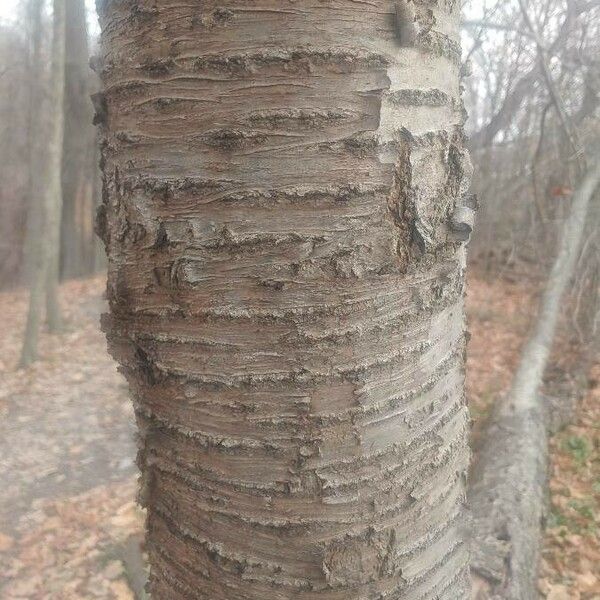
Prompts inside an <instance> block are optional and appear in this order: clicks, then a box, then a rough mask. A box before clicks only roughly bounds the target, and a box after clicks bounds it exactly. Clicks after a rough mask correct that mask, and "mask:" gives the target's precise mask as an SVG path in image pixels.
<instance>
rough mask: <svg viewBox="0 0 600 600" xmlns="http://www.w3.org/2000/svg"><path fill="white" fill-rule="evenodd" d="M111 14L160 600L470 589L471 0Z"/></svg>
mask: <svg viewBox="0 0 600 600" xmlns="http://www.w3.org/2000/svg"><path fill="white" fill-rule="evenodd" d="M99 8H100V18H101V24H102V29H103V46H102V47H103V50H102V52H103V56H102V59H101V60H100V61H99V65H100V70H101V74H102V78H103V83H104V89H105V96H104V97H103V96H99V97H98V98H97V99H96V105H97V107H98V115H97V116H96V121H97V122H100V123H103V133H104V140H103V144H102V147H103V159H102V162H103V170H104V204H103V211H102V213H101V214H100V219H99V230H100V232H101V233H102V235H103V237H104V240H105V242H106V245H107V249H108V254H109V281H108V297H109V301H110V306H111V316H110V317H106V319H105V321H104V327H105V329H106V331H107V335H108V339H109V346H110V348H111V351H112V353H113V355H114V356H115V357H116V358H117V359H118V360H119V362H120V363H121V366H122V370H123V372H124V373H125V374H126V376H127V378H128V380H129V383H130V388H131V392H132V395H133V399H134V404H135V408H136V414H137V420H138V425H139V432H140V452H139V458H138V461H139V465H140V467H141V470H142V474H143V475H142V489H141V499H142V501H143V503H144V504H145V505H146V506H147V507H148V552H149V556H150V562H151V581H150V587H151V591H152V593H153V595H154V597H155V598H160V599H161V600H163V599H184V598H185V599H189V598H206V599H209V598H210V599H211V600H219V599H221V600H225V599H226V600H241V599H244V600H250V599H254V600H258V599H260V600H264V599H266V598H270V599H285V598H297V599H317V598H320V599H329V600H333V599H336V600H342V599H343V600H352V599H356V600H358V599H373V600H375V599H386V600H392V599H400V598H402V599H403V600H416V599H417V598H418V599H420V600H427V599H429V600H433V599H434V598H443V599H444V600H451V599H460V600H464V598H467V597H468V595H469V588H470V581H469V576H468V552H467V550H466V548H465V543H464V536H465V534H464V527H463V505H464V502H465V483H466V470H467V464H468V459H469V451H468V445H467V438H468V428H469V426H468V422H469V420H468V413H467V408H466V405H465V398H464V390H463V372H464V318H463V283H464V257H465V254H464V248H463V246H462V242H461V241H460V240H461V239H462V240H464V239H465V238H466V237H467V236H468V232H469V231H470V224H469V220H470V218H469V209H468V208H467V207H464V206H462V204H461V203H462V197H463V195H464V194H465V193H466V188H467V187H468V180H469V177H470V163H469V160H468V157H467V155H466V153H465V151H464V139H463V132H462V124H463V123H462V121H463V117H462V108H461V102H460V97H459V67H460V48H459V46H458V20H459V11H460V6H459V3H458V2H444V3H439V4H437V5H435V6H434V5H432V4H431V3H429V2H427V3H425V2H417V3H413V2H409V3H397V2H393V1H391V0H373V1H372V2H361V3H356V2H350V1H339V0H336V1H333V2H327V3H324V2H322V1H321V0H299V1H295V2H292V1H289V2H288V1H283V2H282V1H281V0H262V1H261V2H260V3H259V2H255V1H254V0H246V1H244V2H240V1H234V0H226V1H221V2H218V3H216V2H206V3H181V2H176V1H175V0H163V1H162V2H160V3H156V2H146V1H142V2H138V3H136V4H135V7H133V6H132V4H131V3H124V2H119V1H117V0H113V1H110V0H109V1H108V2H102V3H101V4H100V7H99Z"/></svg>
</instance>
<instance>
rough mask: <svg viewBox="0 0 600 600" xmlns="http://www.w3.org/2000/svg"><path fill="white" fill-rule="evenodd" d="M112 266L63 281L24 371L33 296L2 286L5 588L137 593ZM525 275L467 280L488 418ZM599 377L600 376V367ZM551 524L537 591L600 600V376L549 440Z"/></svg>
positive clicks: (526, 299)
mask: <svg viewBox="0 0 600 600" xmlns="http://www.w3.org/2000/svg"><path fill="white" fill-rule="evenodd" d="M102 289H103V281H102V278H96V279H93V280H87V281H80V282H71V283H68V284H66V285H65V286H63V288H62V298H63V304H64V306H65V307H66V316H67V322H68V328H67V331H66V332H65V333H64V334H63V335H60V336H48V335H44V336H43V339H42V344H41V353H40V354H41V360H40V361H39V362H38V363H37V364H35V365H34V366H33V367H31V368H30V369H27V370H15V367H16V364H17V360H18V351H19V343H20V335H21V332H22V330H23V325H24V316H25V309H26V295H25V294H24V293H22V292H10V293H4V294H0V314H2V315H4V320H3V323H2V324H0V357H1V358H0V481H2V486H1V487H0V598H3V599H6V600H14V599H27V600H38V599H39V600H41V599H52V600H75V599H77V600H79V599H87V598H90V599H93V598H101V599H106V600H108V599H118V600H126V599H130V600H131V599H133V593H132V591H131V587H130V583H129V582H130V579H131V578H132V577H133V575H134V574H133V573H132V571H131V569H130V567H129V564H128V561H127V560H126V558H125V557H126V555H127V554H126V551H125V550H124V548H125V547H126V541H127V540H128V539H132V537H131V536H136V535H137V534H139V532H140V531H141V530H142V527H143V513H142V512H141V511H140V510H139V509H138V508H137V507H136V505H135V502H134V497H135V489H136V483H135V477H136V475H135V466H134V464H133V459H134V455H135V450H134V442H133V431H134V427H133V415H132V411H131V408H130V405H129V402H128V400H127V393H126V387H125V384H124V382H123V379H122V377H121V376H120V375H119V374H118V373H117V371H116V369H115V366H114V364H113V362H112V361H111V360H110V358H109V357H108V356H107V354H106V349H105V348H106V346H105V342H104V338H103V335H102V334H101V333H100V332H99V331H98V327H97V323H98V315H99V313H100V312H101V311H102V310H104V309H103V304H104V303H103V301H102ZM533 306H534V298H533V297H532V294H531V293H530V292H529V291H528V290H527V288H525V287H524V286H522V285H519V284H515V283H506V282H499V281H496V282H494V283H486V282H484V281H482V280H481V279H478V278H477V277H473V276H472V277H471V278H470V282H469V297H468V311H469V318H470V329H471V333H472V339H471V343H470V347H469V358H468V377H467V379H468V390H469V397H470V403H471V406H472V410H473V417H474V419H475V428H474V432H475V436H478V435H479V433H480V427H479V426H478V424H480V423H481V422H482V420H483V419H484V417H485V415H486V414H487V413H488V411H489V407H490V405H491V403H493V401H494V400H495V399H496V398H497V397H498V396H499V394H501V393H502V392H503V391H505V390H506V388H507V386H508V385H509V383H510V378H511V373H512V372H513V370H514V367H515V365H516V362H517V360H518V351H519V348H520V346H521V344H522V340H523V336H524V334H525V333H526V331H527V328H528V326H529V325H530V323H531V318H532V307H533ZM592 377H593V378H595V379H596V380H598V381H600V365H598V366H596V367H595V368H594V372H593V373H592ZM552 472H553V477H552V482H551V492H552V495H551V496H552V497H551V504H552V511H551V514H550V517H549V523H548V525H549V528H548V531H547V534H546V539H545V551H544V564H543V573H542V579H541V580H540V590H541V591H542V593H543V595H544V596H546V597H547V598H549V599H550V600H600V538H599V534H598V526H599V525H600V510H599V506H600V386H598V385H595V384H594V385H593V386H592V389H590V390H589V392H588V393H587V395H586V396H585V399H584V401H583V403H582V405H581V407H580V409H579V411H578V415H577V417H576V420H575V422H574V424H573V425H571V426H569V427H568V428H566V429H565V430H564V431H562V432H560V433H559V434H557V435H556V436H555V437H554V438H553V440H552Z"/></svg>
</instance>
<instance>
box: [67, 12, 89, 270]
mask: <svg viewBox="0 0 600 600" xmlns="http://www.w3.org/2000/svg"><path fill="white" fill-rule="evenodd" d="M66 10H67V14H68V15H69V19H68V20H67V25H66V31H65V35H66V37H65V97H64V107H65V134H64V141H63V157H62V182H63V184H62V185H63V207H62V217H61V261H60V263H61V269H60V274H61V277H62V278H72V277H78V276H81V275H83V274H84V273H86V272H87V270H88V269H89V263H88V264H86V258H88V255H89V253H90V249H91V248H92V245H93V240H92V239H90V238H89V237H87V236H86V227H85V225H87V222H86V220H85V218H86V214H85V213H86V212H87V211H86V210H85V209H86V207H87V204H86V195H87V193H88V191H87V182H88V181H91V180H92V177H93V171H92V156H93V151H92V149H93V145H94V131H93V128H92V114H93V113H92V104H91V102H90V98H89V96H90V85H89V83H90V68H89V47H88V34H87V25H86V11H85V2H84V1H83V0H66Z"/></svg>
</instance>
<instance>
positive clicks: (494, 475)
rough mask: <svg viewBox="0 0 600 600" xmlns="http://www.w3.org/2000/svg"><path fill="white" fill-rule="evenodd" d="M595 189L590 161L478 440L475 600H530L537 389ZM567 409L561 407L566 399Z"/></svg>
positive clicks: (543, 433)
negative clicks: (530, 322) (535, 308)
mask: <svg viewBox="0 0 600 600" xmlns="http://www.w3.org/2000/svg"><path fill="white" fill-rule="evenodd" d="M599 183H600V165H599V164H598V161H597V159H595V160H594V162H593V166H592V167H591V168H590V169H589V170H588V172H587V173H586V175H585V177H584V178H583V181H582V183H581V185H580V187H579V188H578V190H577V192H576V193H575V196H574V198H573V206H572V208H571V214H570V215H569V218H568V219H567V221H566V222H565V225H564V231H563V232H562V240H561V244H560V247H559V249H558V254H557V257H556V261H555V263H554V265H553V267H552V270H551V273H550V276H549V278H548V283H547V285H546V289H545V291H544V295H543V297H542V301H541V304H540V310H539V314H538V317H537V321H536V324H535V326H534V328H533V331H532V334H531V336H530V338H529V340H528V342H527V344H526V345H525V348H524V349H523V356H522V358H521V361H520V363H519V367H518V369H517V372H516V374H515V378H514V380H513V383H512V386H511V389H510V391H509V393H508V395H507V397H506V399H505V400H504V401H503V402H501V403H500V404H499V407H498V409H497V411H496V414H495V416H494V417H493V418H492V421H491V425H490V427H489V428H488V431H487V433H486V436H485V447H484V448H483V450H482V451H481V453H480V456H479V460H478V464H477V468H476V469H475V472H474V476H473V486H472V489H471V492H470V505H471V508H472V511H473V517H474V532H475V535H474V547H475V554H474V559H473V571H474V573H475V574H476V576H479V577H481V579H482V580H483V582H484V584H485V585H483V586H482V589H481V593H480V595H479V597H481V598H488V597H491V598H502V599H506V600H535V599H536V598H538V597H539V593H538V589H537V579H538V568H537V565H538V563H539V557H540V534H541V528H542V520H543V514H544V496H545V493H546V479H547V455H548V441H547V430H548V428H549V421H550V419H549V415H548V409H547V406H545V404H544V402H543V401H542V399H541V396H540V394H539V388H540V385H541V383H542V377H543V375H544V371H545V368H546V364H547V362H548V357H549V355H550V352H551V350H552V342H553V340H554V335H555V331H556V325H557V322H558V318H559V315H560V307H561V301H562V298H563V296H564V292H565V289H566V287H567V285H568V283H569V281H570V279H571V278H572V276H573V272H574V269H575V265H576V261H577V258H578V256H579V251H580V248H581V241H582V237H583V231H584V229H585V222H586V218H587V214H588V207H589V204H590V200H591V198H592V196H593V194H594V192H595V190H596V189H597V187H598V185H599ZM564 401H565V402H566V401H567V399H566V398H565V399H564Z"/></svg>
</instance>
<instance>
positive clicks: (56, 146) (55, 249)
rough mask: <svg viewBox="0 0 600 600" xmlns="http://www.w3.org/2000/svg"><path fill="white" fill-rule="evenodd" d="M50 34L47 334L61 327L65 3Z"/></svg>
mask: <svg viewBox="0 0 600 600" xmlns="http://www.w3.org/2000/svg"><path fill="white" fill-rule="evenodd" d="M53 6H54V23H53V32H52V71H51V83H50V88H51V98H52V106H53V107H54V110H53V111H52V117H51V118H52V122H51V127H50V136H49V140H48V183H47V189H46V197H45V201H46V202H45V206H46V210H45V214H46V223H45V233H46V236H47V247H46V253H47V260H48V264H47V271H46V319H47V321H48V330H49V331H50V333H58V332H60V331H61V330H62V328H63V323H62V315H61V309H60V302H59V299H58V281H59V268H60V216H61V209H62V184H61V179H62V178H61V171H62V148H63V138H64V97H65V29H66V13H65V10H66V7H65V0H54V2H53Z"/></svg>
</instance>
